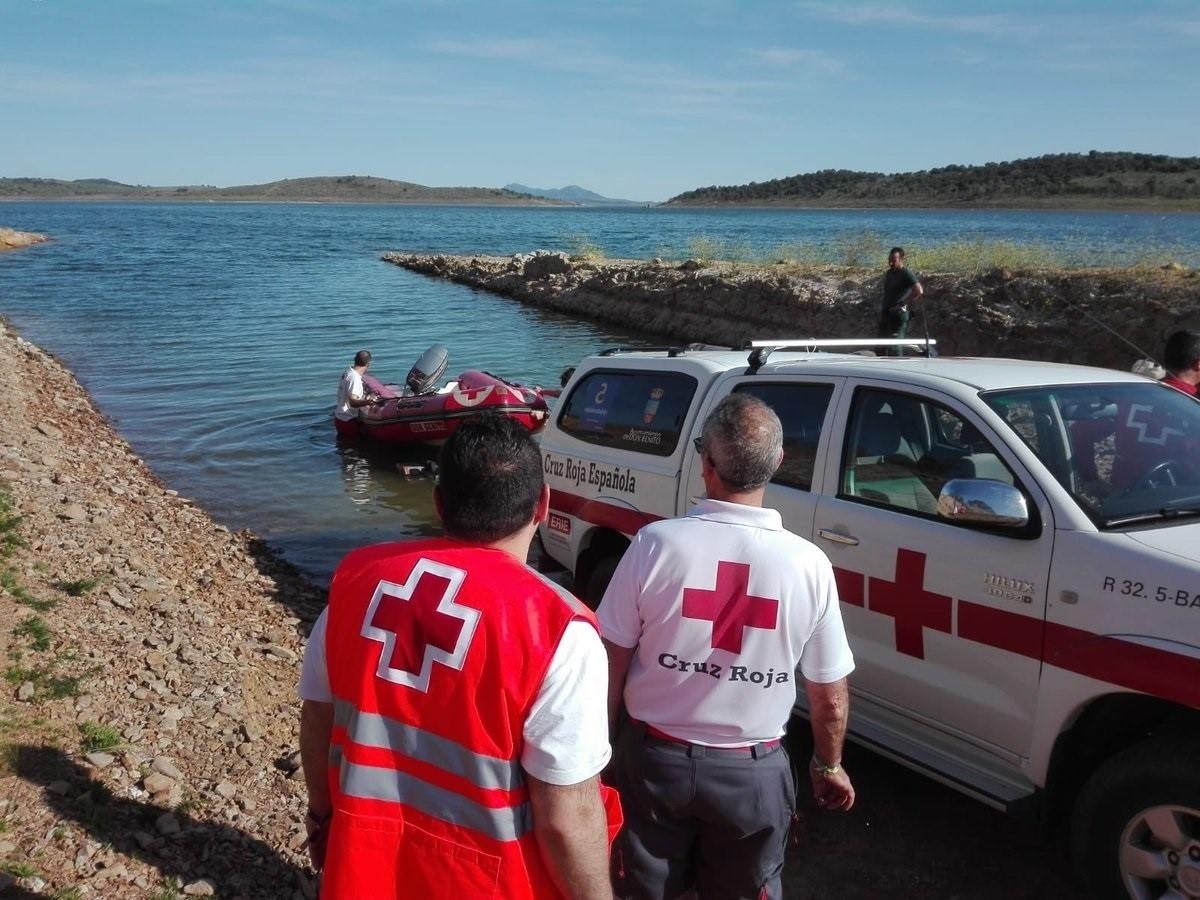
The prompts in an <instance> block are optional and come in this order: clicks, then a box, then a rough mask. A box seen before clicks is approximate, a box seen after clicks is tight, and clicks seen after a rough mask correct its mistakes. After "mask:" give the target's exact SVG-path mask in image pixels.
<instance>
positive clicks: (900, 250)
mask: <svg viewBox="0 0 1200 900" xmlns="http://www.w3.org/2000/svg"><path fill="white" fill-rule="evenodd" d="M893 253H899V254H900V258H901V259H904V248H903V247H893V248H892V249H891V250H889V251H888V259H891V258H892V254H893ZM878 258H879V257H876V259H878Z"/></svg>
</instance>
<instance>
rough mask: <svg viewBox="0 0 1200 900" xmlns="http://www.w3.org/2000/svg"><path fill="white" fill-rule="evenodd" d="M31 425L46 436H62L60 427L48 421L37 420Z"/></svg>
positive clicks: (56, 437)
mask: <svg viewBox="0 0 1200 900" xmlns="http://www.w3.org/2000/svg"><path fill="white" fill-rule="evenodd" d="M33 427H34V428H36V429H37V430H38V431H40V432H41V433H42V434H44V435H45V436H46V437H48V438H55V439H58V438H61V437H62V429H61V428H59V427H58V426H57V425H51V424H50V423H49V422H38V423H37V424H36V425H34V426H33Z"/></svg>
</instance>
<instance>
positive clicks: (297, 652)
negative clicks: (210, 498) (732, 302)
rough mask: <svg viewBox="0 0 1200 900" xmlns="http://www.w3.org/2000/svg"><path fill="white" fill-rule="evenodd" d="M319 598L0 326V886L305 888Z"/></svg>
mask: <svg viewBox="0 0 1200 900" xmlns="http://www.w3.org/2000/svg"><path fill="white" fill-rule="evenodd" d="M323 601H324V597H323V595H322V593H321V592H320V591H319V590H318V589H317V588H316V587H315V586H313V585H312V584H310V583H309V582H308V581H306V580H305V579H304V578H303V577H302V576H300V575H299V573H297V572H296V571H295V570H294V569H292V568H291V567H290V566H288V565H286V564H284V563H282V562H281V561H280V560H278V559H277V558H276V557H275V556H274V554H272V553H271V552H270V551H269V550H268V549H267V548H266V547H265V546H264V545H263V544H262V542H261V541H259V540H257V539H256V538H255V537H254V536H253V535H250V534H248V533H230V531H229V530H228V529H226V528H225V527H223V526H221V525H219V524H217V523H215V522H213V521H212V520H211V519H210V518H209V517H208V516H207V515H206V514H205V513H204V512H203V511H201V510H199V509H197V508H195V507H194V506H193V505H192V504H191V503H190V502H189V501H187V500H186V499H184V498H182V497H179V496H178V495H177V494H176V492H174V491H171V490H168V489H166V488H165V487H164V485H163V484H162V483H161V482H160V481H159V480H158V479H157V478H156V477H155V476H154V475H153V473H152V472H151V471H150V470H149V469H148V468H147V467H146V466H145V464H144V463H142V462H141V460H139V459H138V458H137V457H136V455H135V454H134V453H133V451H132V450H131V449H130V447H129V446H128V444H126V443H125V441H124V440H123V439H122V438H121V437H120V436H119V435H118V434H117V433H116V431H115V430H114V429H113V428H112V427H111V426H110V425H109V423H108V422H107V421H105V419H104V418H103V416H102V415H101V414H100V413H99V412H97V410H96V409H95V407H94V406H93V404H92V402H91V400H90V398H89V397H88V395H87V392H86V391H85V390H84V389H83V388H82V387H81V386H80V385H79V384H78V382H77V381H76V380H75V379H74V377H73V376H72V375H71V373H70V372H69V371H67V370H66V369H65V368H64V367H63V366H62V365H61V364H60V363H58V362H57V361H56V360H55V359H54V358H53V357H51V356H50V355H49V354H47V353H45V352H43V351H42V350H40V349H39V348H37V347H35V346H34V345H32V344H30V343H28V342H26V341H24V340H22V339H21V338H20V337H18V336H17V335H16V334H15V333H14V332H13V331H12V329H11V328H9V327H8V326H7V325H6V324H5V323H3V322H0V622H3V623H6V624H5V626H4V627H3V628H2V629H0V656H2V657H3V660H4V670H5V685H4V691H3V695H2V697H0V744H2V746H0V894H4V896H17V897H22V896H37V895H44V896H56V897H73V898H79V897H106V898H107V897H147V896H153V897H161V898H167V897H176V896H181V895H186V896H204V895H212V894H217V895H219V896H221V897H244V898H255V897H264V898H265V897H273V898H274V897H308V898H311V897H313V896H315V884H314V882H313V881H312V880H311V878H310V873H309V870H308V866H307V859H306V856H305V854H304V852H303V851H302V849H301V844H302V841H303V838H304V833H303V826H302V815H303V810H304V805H305V804H304V790H303V779H302V778H301V777H299V776H300V772H299V758H298V753H297V750H298V721H299V718H298V716H299V703H298V700H297V698H296V694H295V684H296V679H297V677H298V673H299V659H300V656H301V653H302V646H303V634H304V633H306V631H307V624H306V623H308V622H309V621H311V620H312V618H313V617H315V615H316V613H317V612H318V611H319V610H320V606H321V604H322V603H323ZM6 890H7V893H6Z"/></svg>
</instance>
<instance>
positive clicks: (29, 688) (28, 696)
mask: <svg viewBox="0 0 1200 900" xmlns="http://www.w3.org/2000/svg"><path fill="white" fill-rule="evenodd" d="M33 692H34V687H33V682H32V681H26V682H23V683H22V684H21V686H20V687H19V688H17V699H18V700H20V701H21V702H23V703H27V702H29V701H30V700H32V699H33Z"/></svg>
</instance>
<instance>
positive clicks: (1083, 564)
mask: <svg viewBox="0 0 1200 900" xmlns="http://www.w3.org/2000/svg"><path fill="white" fill-rule="evenodd" d="M829 343H835V342H820V341H817V342H812V341H809V342H788V341H767V342H756V344H755V345H752V346H753V347H754V349H753V351H752V352H751V353H750V354H749V355H747V352H746V351H741V352H736V351H715V350H690V349H677V348H676V349H665V348H664V349H661V350H640V351H625V350H613V351H606V352H604V353H601V354H598V355H596V356H592V357H589V358H587V359H585V360H583V361H582V362H581V363H580V364H579V365H578V367H577V368H576V370H575V372H574V374H573V375H572V376H571V378H570V381H569V382H568V383H567V385H566V386H565V389H564V391H563V395H562V399H561V401H560V403H559V405H558V408H557V410H556V411H555V413H554V414H553V416H552V418H551V421H550V422H549V423H548V425H547V426H546V429H545V431H544V433H543V435H542V440H541V446H542V453H543V460H544V467H545V473H546V478H547V481H548V483H549V485H550V488H551V512H550V518H549V520H548V522H547V523H546V524H545V525H543V527H542V531H541V537H542V543H543V545H544V547H545V550H546V552H547V554H548V555H549V556H550V557H552V558H553V559H554V560H556V561H557V562H559V563H561V564H562V565H563V566H565V567H567V568H568V569H570V570H571V572H572V573H573V574H574V576H575V583H576V585H577V587H578V589H579V591H580V593H581V594H582V595H583V596H584V597H585V599H587V600H588V601H589V602H592V603H595V602H597V601H598V599H599V598H600V596H601V595H602V594H603V590H604V587H605V586H606V585H607V583H608V579H609V577H610V576H611V574H612V571H613V569H614V567H615V566H616V563H617V560H618V559H620V557H621V554H622V553H623V552H624V549H625V547H626V546H627V544H628V541H629V537H630V536H631V535H632V534H634V532H636V531H637V530H638V529H639V528H640V527H641V526H642V525H644V524H646V523H648V522H652V521H654V520H656V519H659V518H663V517H668V516H675V515H680V514H682V513H684V512H685V511H686V510H687V509H688V507H689V506H690V503H691V500H692V498H694V497H697V496H699V495H700V494H701V493H702V491H703V487H702V484H701V481H700V460H699V458H698V456H697V453H696V451H695V450H694V448H693V443H692V441H693V438H695V437H697V436H698V435H699V432H700V427H701V425H702V423H703V421H704V418H705V416H706V415H707V414H708V412H709V410H710V409H711V408H712V407H713V405H714V404H715V403H716V402H717V401H719V400H720V399H721V398H722V397H724V396H726V395H727V394H729V393H731V392H733V391H741V392H746V393H750V394H754V395H755V396H757V397H759V398H761V399H762V400H764V401H766V402H767V403H768V404H769V405H770V406H771V407H773V408H774V409H775V411H776V412H777V413H778V415H779V417H780V419H781V421H782V423H783V429H784V452H785V456H784V462H783V465H782V467H781V468H780V470H779V472H778V474H777V475H776V477H775V479H774V481H773V482H772V484H771V485H770V486H769V487H768V489H767V495H766V501H765V502H766V505H768V506H771V507H774V508H775V509H778V510H779V511H780V512H781V513H782V514H783V519H784V523H785V525H786V526H787V527H788V528H789V529H790V530H791V531H793V532H795V533H796V534H799V535H801V536H803V537H805V538H808V539H810V540H812V541H814V542H815V543H816V544H817V545H818V546H820V547H821V548H822V549H823V550H824V551H825V552H826V553H827V554H828V556H829V558H830V560H831V561H832V562H833V565H834V568H835V572H836V575H837V582H838V588H839V593H840V598H841V604H842V615H843V618H844V620H845V623H846V628H847V631H848V633H849V637H850V643H851V646H852V647H853V650H854V654H855V658H856V660H857V665H858V667H857V669H856V671H855V673H854V674H853V675H852V676H851V688H852V691H853V695H854V701H853V705H852V706H853V711H852V716H851V724H850V730H851V737H852V739H854V740H856V741H858V742H860V743H862V744H864V745H866V746H868V747H870V748H873V749H875V750H877V751H878V752H880V753H882V754H884V755H885V756H888V757H890V758H892V759H894V760H897V761H899V762H901V763H903V764H904V765H907V766H910V767H912V768H914V769H917V770H919V771H922V772H924V773H926V774H928V775H930V776H931V777H933V778H935V779H937V780H939V781H941V782H944V783H946V784H948V785H951V786H952V787H955V788H957V789H959V790H961V791H963V792H964V793H966V794H969V795H971V796H973V797H976V798H978V799H980V800H982V801H984V802H985V803H989V804H991V805H993V806H995V807H998V808H1001V809H1005V810H1008V811H1009V812H1012V813H1014V814H1018V815H1026V816H1030V817H1033V818H1035V819H1036V820H1037V821H1039V822H1041V823H1045V824H1046V825H1047V826H1051V827H1065V828H1068V829H1069V831H1070V838H1071V845H1072V850H1073V853H1074V855H1075V858H1076V861H1077V863H1078V865H1079V867H1080V873H1081V875H1082V877H1083V878H1084V879H1085V880H1086V882H1087V883H1088V884H1089V886H1090V891H1091V893H1090V894H1089V896H1095V897H1105V898H1108V897H1112V898H1124V897H1131V898H1136V900H1146V898H1158V897H1171V898H1200V452H1198V451H1200V402H1197V401H1196V400H1195V399H1193V398H1191V397H1189V396H1186V395H1185V394H1182V393H1180V392H1178V391H1175V390H1172V389H1171V388H1168V387H1165V386H1162V385H1159V384H1156V383H1154V382H1152V381H1149V380H1147V379H1145V378H1142V377H1140V376H1136V375H1132V374H1125V373H1122V372H1117V371H1109V370H1105V369H1094V368H1085V367H1080V366H1066V365H1056V364H1049V363H1039V362H1029V361H1022V360H1007V359H953V358H936V357H933V356H932V355H930V356H928V357H926V356H907V357H886V356H881V357H873V356H863V355H853V354H843V353H834V352H824V351H826V350H827V349H828V348H827V347H823V346H821V345H823V344H829ZM857 343H859V344H863V345H866V344H877V343H879V342H871V341H863V342H857ZM759 344H761V346H759ZM785 347H786V348H788V349H786V350H785V349H784V348H785ZM796 347H803V351H802V352H796V351H795V348H796ZM926 352H928V348H927V350H926ZM714 652H716V651H714Z"/></svg>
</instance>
